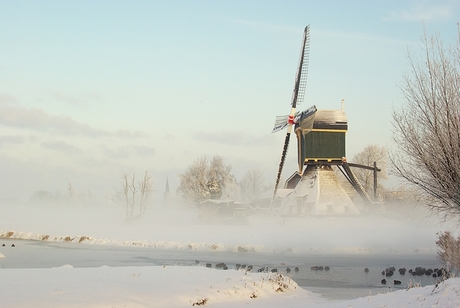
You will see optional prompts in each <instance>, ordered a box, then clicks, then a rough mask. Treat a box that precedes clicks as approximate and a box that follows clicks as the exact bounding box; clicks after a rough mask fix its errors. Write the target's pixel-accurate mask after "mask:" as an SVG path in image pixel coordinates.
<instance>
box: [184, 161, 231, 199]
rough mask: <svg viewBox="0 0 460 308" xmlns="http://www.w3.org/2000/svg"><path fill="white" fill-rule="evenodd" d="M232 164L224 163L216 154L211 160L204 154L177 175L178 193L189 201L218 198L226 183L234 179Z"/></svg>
mask: <svg viewBox="0 0 460 308" xmlns="http://www.w3.org/2000/svg"><path fill="white" fill-rule="evenodd" d="M231 171H232V166H231V165H225V163H224V161H223V158H222V157H220V156H218V155H216V156H214V157H213V159H212V160H211V161H209V160H208V158H207V157H206V156H202V157H200V158H198V159H197V160H195V161H194V162H193V163H192V164H191V165H190V166H189V167H188V169H187V170H186V171H185V172H184V173H182V174H180V175H179V177H180V184H179V187H178V191H179V193H181V194H182V196H183V197H184V198H185V199H186V200H189V201H193V202H200V201H203V200H206V199H219V198H220V197H221V196H222V191H223V189H224V187H225V185H226V183H230V182H233V181H234V177H233V175H232V174H231Z"/></svg>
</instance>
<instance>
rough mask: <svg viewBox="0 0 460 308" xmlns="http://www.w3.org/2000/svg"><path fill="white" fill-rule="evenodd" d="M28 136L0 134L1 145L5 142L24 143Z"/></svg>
mask: <svg viewBox="0 0 460 308" xmlns="http://www.w3.org/2000/svg"><path fill="white" fill-rule="evenodd" d="M25 141H26V138H25V137H24V136H21V135H8V136H0V147H1V146H3V145H5V144H22V143H24V142H25Z"/></svg>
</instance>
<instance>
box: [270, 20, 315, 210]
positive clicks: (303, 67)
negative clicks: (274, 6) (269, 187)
mask: <svg viewBox="0 0 460 308" xmlns="http://www.w3.org/2000/svg"><path fill="white" fill-rule="evenodd" d="M309 53H310V25H308V26H306V27H305V30H304V34H303V40H302V48H301V52H300V59H299V65H298V67H297V73H296V79H295V84H294V91H293V93H292V102H291V113H290V114H289V116H287V117H284V120H283V118H282V117H277V120H276V122H275V127H274V128H273V131H272V132H276V131H279V130H282V129H284V128H285V127H287V132H286V138H285V139H284V146H283V152H282V153H281V161H280V164H279V167H278V174H277V176H276V182H275V188H274V191H273V198H272V203H273V200H274V199H275V197H276V193H277V191H278V186H279V182H280V178H281V174H282V172H283V167H284V162H285V160H286V154H287V151H288V148H289V140H290V136H291V131H292V126H293V125H294V124H295V119H296V118H297V114H298V113H296V107H297V104H300V102H302V101H303V99H304V97H305V89H306V85H307V75H308V63H309ZM270 208H271V206H270Z"/></svg>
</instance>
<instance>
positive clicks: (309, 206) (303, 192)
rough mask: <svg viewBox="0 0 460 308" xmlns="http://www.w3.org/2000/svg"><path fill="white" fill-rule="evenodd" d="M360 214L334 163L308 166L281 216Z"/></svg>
mask: <svg viewBox="0 0 460 308" xmlns="http://www.w3.org/2000/svg"><path fill="white" fill-rule="evenodd" d="M358 214H359V211H358V209H357V208H356V206H355V204H354V203H353V201H352V200H351V199H350V197H349V196H348V194H347V193H346V191H345V190H344V189H343V188H342V186H340V184H339V183H338V181H337V177H336V175H335V173H334V171H333V170H332V168H331V166H310V167H308V168H307V169H306V170H305V172H304V174H303V175H302V178H301V179H300V181H299V183H298V184H297V185H296V187H295V188H294V189H293V191H292V192H291V193H290V194H289V195H287V196H286V197H285V198H284V199H283V201H282V203H281V207H280V215H281V216H305V215H358Z"/></svg>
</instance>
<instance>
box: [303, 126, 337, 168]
mask: <svg viewBox="0 0 460 308" xmlns="http://www.w3.org/2000/svg"><path fill="white" fill-rule="evenodd" d="M302 157H303V159H302V161H303V160H304V159H305V158H306V159H333V158H342V157H345V132H339V133H334V132H315V131H313V132H310V133H308V134H306V135H305V136H304V137H302Z"/></svg>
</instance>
